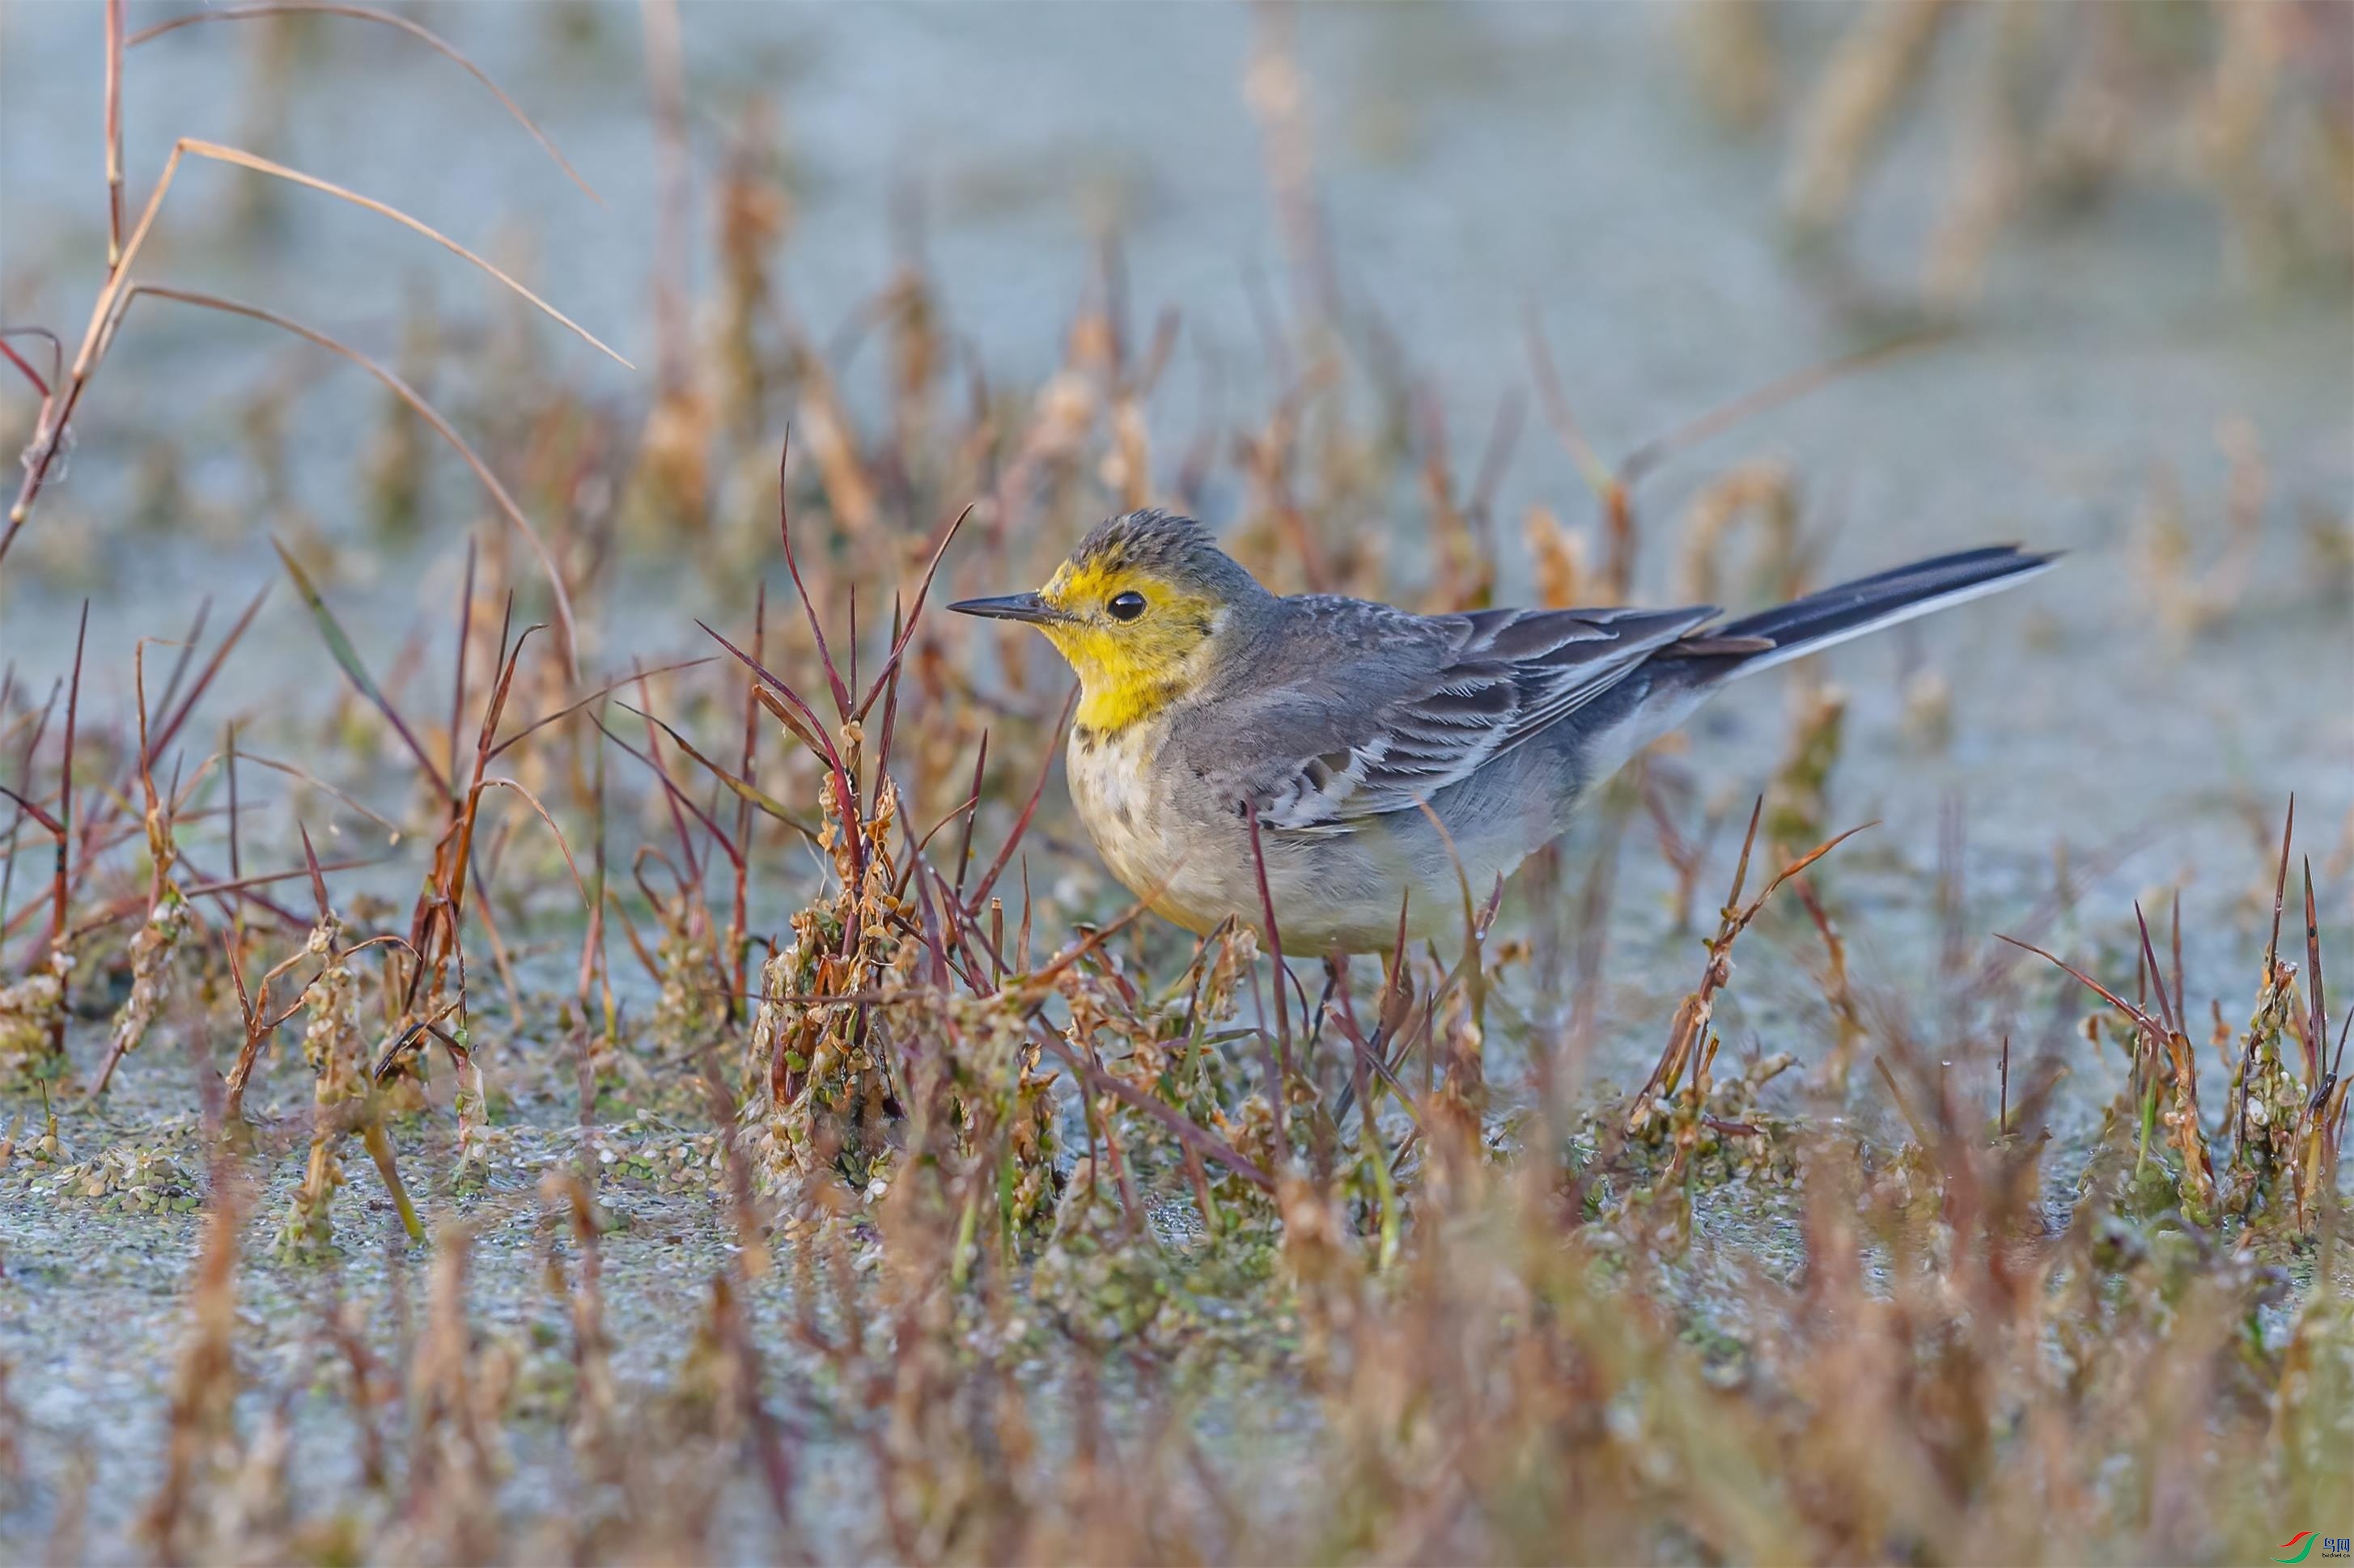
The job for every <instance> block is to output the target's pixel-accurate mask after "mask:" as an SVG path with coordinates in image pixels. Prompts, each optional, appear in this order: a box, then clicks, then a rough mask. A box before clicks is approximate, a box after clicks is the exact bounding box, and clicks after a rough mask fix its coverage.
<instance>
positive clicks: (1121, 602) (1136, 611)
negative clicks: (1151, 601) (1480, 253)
mask: <svg viewBox="0 0 2354 1568" xmlns="http://www.w3.org/2000/svg"><path fill="white" fill-rule="evenodd" d="M1104 609H1107V610H1108V611H1109V612H1110V614H1111V618H1112V619H1113V620H1135V619H1136V618H1137V617H1138V616H1140V615H1142V614H1143V613H1144V596H1143V595H1142V594H1140V593H1138V592H1137V591H1136V590H1135V589H1134V588H1130V589H1129V590H1128V592H1126V593H1116V594H1114V595H1112V596H1111V602H1110V603H1109V604H1107V605H1105V606H1104Z"/></svg>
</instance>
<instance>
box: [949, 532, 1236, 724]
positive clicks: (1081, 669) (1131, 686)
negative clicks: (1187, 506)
mask: <svg viewBox="0 0 2354 1568" xmlns="http://www.w3.org/2000/svg"><path fill="white" fill-rule="evenodd" d="M949 609H954V610H960V611H961V612H963V613H964V614H967V615H982V616H990V617H993V618H995V619H997V620H1026V621H1028V622H1030V623H1031V624H1032V625H1034V626H1035V627H1037V628H1038V630H1041V631H1043V632H1044V633H1045V634H1046V638H1047V640H1048V641H1051V642H1053V643H1054V645H1055V651H1056V652H1059V653H1061V654H1062V656H1063V657H1064V658H1065V659H1066V660H1068V661H1069V662H1070V665H1071V668H1072V669H1073V670H1075V671H1076V672H1077V673H1078V677H1079V689H1080V695H1079V712H1078V722H1079V723H1080V724H1082V725H1084V726H1087V728H1089V729H1093V730H1099V731H1103V732H1107V733H1108V732H1111V731H1115V730H1121V729H1125V728H1127V727H1128V726H1129V725H1132V724H1134V723H1136V722H1137V721H1138V720H1139V719H1143V718H1149V717H1150V716H1151V715H1153V714H1155V713H1157V712H1159V711H1160V710H1161V708H1162V707H1164V706H1166V705H1169V704H1170V703H1172V702H1174V701H1175V700H1176V699H1177V698H1179V697H1181V696H1182V695H1184V694H1186V693H1187V692H1189V691H1191V690H1193V687H1194V685H1195V684H1196V683H1199V682H1200V680H1201V679H1202V677H1203V673H1204V671H1203V667H1202V666H1203V664H1204V659H1203V653H1204V649H1205V647H1206V646H1207V644H1208V643H1209V641H1210V639H1211V638H1212V637H1214V636H1215V635H1216V634H1217V630H1218V628H1219V627H1220V625H1221V624H1223V623H1224V620H1225V615H1226V613H1227V607H1226V606H1225V603H1224V602H1223V600H1222V599H1221V598H1220V596H1219V594H1218V592H1217V590H1216V589H1215V588H1214V587H1213V586H1212V585H1210V584H1208V583H1205V582H1203V581H1200V580H1195V579H1191V578H1189V577H1186V576H1184V575H1183V574H1182V571H1180V570H1172V569H1168V568H1163V567H1158V566H1148V565H1142V564H1140V563H1138V562H1136V561H1134V560H1131V559H1129V557H1128V556H1125V555H1124V554H1114V555H1111V556H1089V555H1086V554H1082V555H1081V556H1076V557H1074V558H1073V559H1071V560H1068V561H1066V562H1064V563H1063V566H1062V567H1061V569H1059V570H1058V571H1056V572H1055V576H1054V579H1053V580H1052V581H1051V582H1049V583H1047V585H1046V586H1045V587H1044V588H1041V589H1040V590H1039V591H1038V592H1036V593H1017V594H1008V595H1006V596H1005V597H1003V598H1002V599H966V600H964V601H963V602H962V603H960V604H952V605H950V606H949Z"/></svg>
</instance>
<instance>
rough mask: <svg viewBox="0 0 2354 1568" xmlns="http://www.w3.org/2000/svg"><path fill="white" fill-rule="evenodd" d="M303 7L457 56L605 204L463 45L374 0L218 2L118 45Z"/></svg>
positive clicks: (560, 165) (574, 178)
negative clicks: (380, 27)
mask: <svg viewBox="0 0 2354 1568" xmlns="http://www.w3.org/2000/svg"><path fill="white" fill-rule="evenodd" d="M303 12H311V13H315V14H316V15H319V16H347V17H349V18H351V19H352V20H354V21H359V22H381V23H382V24H384V26H387V27H398V28H399V29H400V30H401V31H402V32H404V33H407V34H408V36H409V37H412V38H415V39H416V40H417V41H418V42H419V43H421V44H423V45H424V46H425V47H426V48H429V49H431V50H433V51H434V52H435V53H436V54H439V55H440V56H441V57H442V58H445V59H449V60H452V61H454V62H456V64H457V65H458V67H459V69H461V70H463V71H465V73H466V74H467V75H468V76H471V77H472V78H473V79H475V80H476V81H479V82H481V83H482V87H483V90H485V91H487V92H489V93H490V95H491V96H492V97H493V98H495V99H497V100H498V101H499V105H500V107H502V108H504V110H505V111H507V113H508V114H510V115H512V116H513V117H514V122H515V123H516V124H518V125H520V126H522V127H523V128H524V130H525V132H528V133H529V134H530V136H531V139H532V140H533V141H535V142H536V143H539V145H540V150H541V151H542V152H544V153H546V154H547V155H548V157H550V158H551V159H553V160H554V161H555V163H556V166H557V168H559V169H562V170H563V171H564V177H565V178H566V179H568V180H570V181H571V182H572V183H573V184H574V185H578V186H579V187H580V190H581V193H582V194H583V195H585V196H588V199H589V200H590V201H593V202H595V203H596V204H597V205H598V206H599V207H602V206H604V205H605V198H604V197H603V196H599V195H598V194H597V188H596V187H595V186H594V185H590V184H589V183H588V181H587V180H586V179H583V178H582V177H581V175H580V171H579V170H578V169H576V168H574V167H573V166H572V164H571V161H570V160H569V159H567V158H566V157H565V155H564V154H562V153H560V152H558V151H557V146H556V143H554V142H551V141H550V140H548V137H547V133H546V132H544V131H542V130H541V129H540V128H539V126H538V125H537V124H536V123H535V122H533V120H532V117H531V116H530V115H528V114H525V112H524V111H523V110H522V108H521V106H519V105H518V104H517V103H516V102H515V101H514V99H512V98H509V97H508V96H507V95H506V93H505V91H504V90H503V89H501V88H500V86H499V84H498V83H497V82H495V81H493V80H492V79H491V78H490V74H489V73H488V72H486V71H484V70H483V69H482V67H480V66H478V65H476V64H475V63H474V62H473V61H472V60H471V59H469V58H466V56H465V54H464V52H463V51H461V49H459V48H458V47H457V46H456V45H454V44H452V43H451V42H450V41H449V40H448V39H446V38H444V37H441V36H440V34H439V33H436V32H434V31H433V30H432V29H431V28H429V27H427V26H422V25H421V24H419V23H416V22H412V21H410V20H409V19H408V17H406V16H396V15H394V14H393V13H392V12H390V11H379V10H377V9H376V7H375V6H373V5H328V4H324V3H323V0H265V3H263V4H258V5H223V6H220V7H218V8H217V9H214V10H210V11H192V12H190V13H189V14H188V15H187V16H174V17H171V18H170V19H168V20H166V21H162V22H158V23H156V24H155V25H154V26H149V27H142V28H140V29H139V30H138V31H137V32H135V33H133V34H132V35H131V36H130V37H128V38H125V39H124V40H123V43H122V47H123V48H126V49H135V48H138V47H139V46H140V45H142V44H144V43H149V42H152V41H153V40H154V39H156V38H160V37H163V36H164V34H166V33H176V32H178V31H179V30H180V29H181V28H183V27H193V26H196V24H197V23H199V22H243V21H250V20H253V19H255V18H258V17H263V16H292V15H298V14H301V13H303Z"/></svg>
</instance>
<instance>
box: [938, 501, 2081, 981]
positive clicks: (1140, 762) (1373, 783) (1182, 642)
mask: <svg viewBox="0 0 2354 1568" xmlns="http://www.w3.org/2000/svg"><path fill="white" fill-rule="evenodd" d="M2056 559H2057V557H2056V556H2052V555H2047V554H2039V553H2036V552H2033V551H2030V550H2026V549H2022V548H2020V547H2019V546H2013V545H1997V546H1986V547H1982V548H1978V549H1973V550H1965V551H1962V552H1959V553H1958V554H1954V555H1946V556H1936V557H1935V558H1933V559H1927V560H1920V561H1915V562H1914V563H1912V564H1911V565H1909V566H1902V567H1895V568H1893V570H1889V571H1883V572H1881V573H1878V574H1876V575H1874V576H1872V577H1861V578H1858V579H1856V580H1855V581H1852V582H1848V583H1842V584H1840V585H1839V586H1838V587H1836V588H1824V589H1822V590H1821V591H1820V592H1818V593H1811V594H1808V595H1806V596H1805V597H1803V598H1800V599H1794V600H1792V601H1791V602H1789V603H1787V604H1784V605H1781V606H1779V607H1777V608H1776V609H1767V610H1763V611H1760V612H1759V613H1757V614H1755V615H1748V616H1744V617H1741V618H1739V619H1737V620H1730V621H1721V620H1719V619H1718V617H1719V614H1720V611H1719V610H1718V609H1716V607H1714V606H1712V605H1690V606H1686V607H1683V608H1681V609H1632V608H1623V607H1612V608H1607V609H1479V610H1470V611H1466V612H1463V613H1459V614H1447V615H1418V614H1416V613H1414V612H1412V611H1410V610H1405V609H1398V608H1396V607H1394V606H1392V605H1387V604H1382V603H1378V602H1374V601H1372V600H1367V599H1349V598H1344V597H1341V596H1340V595H1337V594H1324V593H1307V594H1278V593H1276V592H1274V591H1273V590H1271V589H1269V588H1267V587H1266V586H1265V585H1264V584H1262V583H1260V582H1259V580H1258V579H1257V577H1253V576H1252V575H1251V573H1250V572H1249V571H1248V570H1247V569H1246V568H1245V567H1243V566H1242V565H1241V563H1239V562H1237V561H1236V560H1235V559H1234V557H1233V556H1229V555H1227V554H1226V552H1225V550H1223V549H1221V548H1220V547H1219V546H1218V544H1217V541H1216V540H1215V539H1214V537H1213V536H1212V535H1211V534H1210V532H1209V530H1208V529H1206V528H1204V526H1203V525H1202V524H1200V523H1198V522H1196V521H1195V520H1193V518H1191V517H1187V516H1184V515H1182V514H1177V513H1173V512H1167V511H1161V510H1154V509H1148V510H1142V511H1134V512H1128V513H1124V514H1120V515H1118V516H1115V517H1112V518H1109V519H1108V520H1106V521H1105V522H1103V523H1101V524H1097V526H1095V527H1094V528H1093V529H1091V530H1090V531H1089V532H1088V533H1087V535H1086V536H1085V537H1084V538H1082V539H1081V540H1080V541H1079V543H1078V545H1077V546H1076V548H1075V549H1074V550H1073V551H1072V552H1071V554H1070V556H1069V557H1068V558H1067V559H1066V560H1065V561H1064V562H1063V563H1062V565H1061V566H1060V567H1058V568H1057V569H1056V570H1055V574H1054V576H1053V577H1052V578H1050V579H1049V580H1048V582H1047V583H1046V585H1045V586H1044V588H1039V589H1038V590H1036V591H1035V592H1031V593H1016V594H1007V595H1002V596H999V597H996V598H989V599H964V600H961V601H960V602H957V603H954V604H951V605H949V609H951V610H954V611H958V612H960V613H961V614H964V615H969V616H981V617H987V618H993V619H997V620H1012V621H1022V622H1026V623H1028V624H1030V625H1033V626H1035V627H1036V628H1037V629H1038V630H1040V631H1042V632H1044V634H1045V636H1046V640H1047V641H1049V642H1051V643H1052V644H1053V645H1054V647H1055V651H1056V652H1059V653H1060V654H1061V655H1062V656H1063V658H1064V659H1065V660H1066V662H1068V663H1069V664H1070V666H1071V668H1072V670H1073V671H1074V672H1075V673H1076V674H1077V676H1078V680H1079V688H1080V691H1079V702H1078V706H1077V709H1076V713H1075V714H1074V715H1072V716H1073V722H1072V725H1071V729H1070V736H1069V739H1068V741H1067V743H1066V752H1065V760H1066V778H1067V780H1068V784H1069V789H1070V793H1071V800H1072V802H1073V804H1074V805H1075V806H1076V810H1077V814H1078V817H1079V820H1080V821H1081V822H1082V823H1083V824H1084V825H1085V827H1086V829H1087V834H1088V836H1089V838H1090V839H1092V840H1093V842H1094V843H1095V847H1096V850H1097V853H1098V854H1100V855H1101V856H1102V858H1103V862H1104V864H1105V865H1106V866H1107V867H1108V869H1109V870H1110V872H1111V873H1112V874H1113V875H1114V876H1116V877H1118V878H1119V881H1120V882H1121V883H1123V884H1125V885H1127V886H1128V888H1129V890H1130V891H1131V892H1133V893H1135V894H1136V895H1138V897H1139V898H1140V899H1141V900H1142V901H1143V902H1144V903H1145V905H1146V906H1149V907H1150V909H1152V910H1153V911H1154V912H1156V913H1157V914H1159V915H1161V916H1165V917H1166V918H1168V919H1169V920H1171V921H1172V922H1174V923H1175V924H1177V925H1179V926H1181V927H1184V928H1186V929H1187V930H1190V931H1193V932H1196V933H1203V932H1207V931H1210V930H1212V929H1213V928H1214V927H1218V926H1219V925H1220V924H1222V923H1223V922H1225V921H1227V920H1229V919H1235V920H1239V921H1241V922H1243V923H1245V924H1247V925H1249V926H1251V927H1256V928H1257V929H1259V930H1260V931H1261V933H1262V935H1263V936H1267V937H1271V938H1273V939H1274V940H1276V941H1278V942H1279V943H1280V945H1281V946H1282V947H1283V948H1287V949H1288V950H1289V951H1291V952H1293V953H1296V954H1301V955H1303V956H1304V955H1306V954H1309V953H1314V952H1321V953H1323V954H1324V955H1326V956H1328V957H1333V958H1344V957H1346V956H1347V955H1350V954H1357V953H1369V952H1390V951H1393V950H1394V948H1396V946H1397V944H1398V941H1399V938H1400V933H1401V931H1403V933H1404V935H1405V937H1406V938H1411V939H1415V940H1420V939H1422V938H1435V937H1437V936H1440V935H1441V934H1443V933H1444V932H1445V931H1447V929H1448V928H1449V927H1459V926H1460V924H1461V922H1462V920H1463V918H1464V904H1465V894H1466V892H1467V890H1469V892H1471V893H1473V894H1475V895H1478V896H1480V897H1485V896H1487V895H1489V893H1490V889H1491V888H1493V887H1497V886H1500V885H1501V882H1502V879H1504V878H1506V877H1508V876H1510V875H1511V873H1512V872H1513V870H1514V869H1515V868H1517V867H1518V866H1519V865H1520V863H1522V861H1523V860H1525V859H1526V858H1527V857H1528V856H1529V855H1530V854H1531V853H1533V852H1534V851H1536V850H1537V849H1539V848H1541V847H1543V845H1545V844H1547V843H1550V842H1552V841H1553V839H1555V838H1557V837H1559V836H1560V834H1561V833H1562V832H1564V830H1565V829H1566V828H1567V827H1568V826H1569V824H1570V822H1571V821H1572V820H1573V818H1574V817H1575V814H1576V812H1577V810H1578V808H1579V807H1580V805H1581V804H1582V803H1583V802H1585V801H1586V800H1589V799H1590V798H1591V797H1592V796H1593V794H1594V792H1595V790H1596V789H1597V788H1599V787H1600V786H1601V784H1602V783H1603V782H1604V781H1605V780H1606V779H1608V778H1609V777H1610V776H1611V775H1612V774H1613V773H1615V772H1616V771H1617V769H1618V768H1619V767H1620V766H1621V765H1622V764H1624V763H1625V762H1626V761H1627V760H1628V758H1632V757H1633V756H1634V755H1635V754H1636V753H1637V752H1638V751H1640V750H1641V749H1642V748H1643V747H1646V746H1648V745H1649V744H1650V743H1651V742H1652V741H1654V740H1656V739H1658V738H1659V736H1663V735H1665V734H1667V733H1668V732H1669V731H1670V730H1671V729H1673V728H1675V727H1676V726H1678V725H1680V724H1681V723H1682V722H1683V721H1684V719H1685V718H1687V717H1688V716H1690V715H1691V713H1692V711H1693V710H1694V709H1695V708H1697V707H1698V706H1699V705H1701V704H1702V702H1703V701H1705V700H1706V699H1707V698H1708V697H1709V696H1711V695H1712V694H1714V693H1716V692H1717V691H1718V690H1719V689H1721V688H1723V687H1724V686H1726V685H1728V684H1730V683H1733V682H1734V681H1738V680H1740V679H1742V678H1743V677H1744V676H1747V675H1752V674H1755V673H1759V672H1761V671H1765V670H1770V669H1772V668H1774V667H1775V666H1776V665H1779V664H1783V663H1786V662H1788V661H1790V660H1793V659H1797V658H1800V657H1803V656H1804V655H1807V654H1809V653H1813V652H1819V650H1822V649H1825V648H1829V647H1832V646H1834V645H1836V644H1838V643H1840V642H1844V641H1848V640H1849V639H1850V638H1854V637H1861V636H1862V635H1863V634H1864V633H1866V632H1869V631H1876V630H1880V629H1881V628H1882V627H1885V626H1892V625H1894V624H1895V623H1897V622H1898V621H1902V620H1911V619H1913V618H1914V617H1916V616H1921V615H1925V614H1927V613H1929V612H1930V611H1932V610H1936V609H1945V608H1946V607H1947V606H1948V605H1954V604H1959V603H1961V602H1962V601H1964V600H1966V599H1977V598H1979V597H1981V596H1983V595H1986V594H1990V593H1995V592H1999V591H2000V590H2002V589H2005V588H2013V587H2015V586H2017V585H2019V584H2020V583H2022V582H2024V581H2026V580H2027V579H2028V578H2030V577H2035V576H2037V575H2038V574H2040V573H2041V572H2043V571H2046V570H2048V569H2049V568H2050V567H2052V564H2053V562H2054V561H2055V560H2056ZM1270 925H1271V926H1272V930H1271V931H1269V930H1268V929H1267V927H1269V926H1270Z"/></svg>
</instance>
